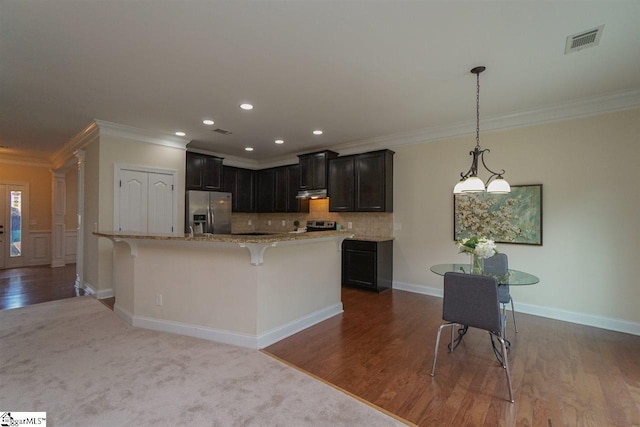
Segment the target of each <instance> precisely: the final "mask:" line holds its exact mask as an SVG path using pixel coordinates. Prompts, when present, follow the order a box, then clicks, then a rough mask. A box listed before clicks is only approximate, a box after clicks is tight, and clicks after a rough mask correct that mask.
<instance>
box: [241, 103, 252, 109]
mask: <svg viewBox="0 0 640 427" xmlns="http://www.w3.org/2000/svg"><path fill="white" fill-rule="evenodd" d="M240 108H242V109H243V110H253V105H251V104H240Z"/></svg>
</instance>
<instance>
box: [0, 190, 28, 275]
mask: <svg viewBox="0 0 640 427" xmlns="http://www.w3.org/2000/svg"><path fill="white" fill-rule="evenodd" d="M27 201H28V199H27V198H26V197H25V191H24V186H23V185H12V184H0V268H12V267H22V266H23V265H24V236H25V233H24V230H25V212H26V206H25V203H27Z"/></svg>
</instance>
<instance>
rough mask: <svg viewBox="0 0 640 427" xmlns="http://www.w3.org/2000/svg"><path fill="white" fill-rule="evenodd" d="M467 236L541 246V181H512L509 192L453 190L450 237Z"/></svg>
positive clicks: (458, 238)
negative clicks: (524, 182)
mask: <svg viewBox="0 0 640 427" xmlns="http://www.w3.org/2000/svg"><path fill="white" fill-rule="evenodd" d="M469 236H483V237H487V238H489V239H491V240H493V241H494V242H496V243H517V244H523V245H538V246H542V184H532V185H512V186H511V193H509V194H487V193H470V194H455V195H454V196H453V240H460V239H464V238H467V237H469Z"/></svg>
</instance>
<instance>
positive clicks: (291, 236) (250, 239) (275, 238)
mask: <svg viewBox="0 0 640 427" xmlns="http://www.w3.org/2000/svg"><path fill="white" fill-rule="evenodd" d="M93 234H94V235H95V236H98V237H107V238H110V239H142V240H170V241H187V242H189V241H193V242H222V243H274V242H286V241H292V240H311V239H319V238H323V237H333V236H336V237H343V238H345V237H346V238H348V237H351V236H353V233H351V232H349V231H346V230H339V231H338V230H332V231H315V232H313V233H273V234H265V235H263V236H247V235H240V234H207V235H195V236H193V237H191V236H190V235H188V234H185V235H175V234H153V235H149V234H144V233H132V232H119V231H111V232H106V231H101V232H94V233H93ZM387 240H388V239H387Z"/></svg>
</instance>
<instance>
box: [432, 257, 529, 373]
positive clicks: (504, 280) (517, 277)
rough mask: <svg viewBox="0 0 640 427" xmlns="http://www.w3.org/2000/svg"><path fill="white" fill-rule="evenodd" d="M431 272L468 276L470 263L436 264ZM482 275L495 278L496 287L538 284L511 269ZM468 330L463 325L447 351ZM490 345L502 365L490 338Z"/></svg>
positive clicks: (524, 274)
mask: <svg viewBox="0 0 640 427" xmlns="http://www.w3.org/2000/svg"><path fill="white" fill-rule="evenodd" d="M431 271H432V272H434V273H436V274H437V275H439V276H444V274H445V273H448V272H457V273H466V274H470V273H471V264H470V263H466V264H436V265H433V266H431ZM484 275H486V276H492V277H495V278H496V279H497V282H498V286H500V285H509V286H525V285H535V284H536V283H538V282H539V281H540V279H539V278H538V277H537V276H534V275H533V274H531V273H526V272H524V271H519V270H512V269H509V270H507V273H506V274H502V275H496V274H490V273H484ZM468 329H469V327H468V326H466V325H464V326H462V328H461V329H459V330H458V337H457V338H456V339H455V340H454V341H453V342H452V343H451V344H449V349H450V350H451V351H453V349H454V348H456V347H457V346H458V344H460V342H461V341H462V338H463V337H464V335H465V334H466V333H467V330H468ZM505 342H506V344H507V348H509V347H511V342H510V341H509V340H507V339H506V338H505ZM491 344H492V346H493V351H494V353H495V356H496V358H497V359H498V361H499V362H500V363H502V356H501V355H500V353H499V351H498V350H497V348H496V346H495V344H494V342H493V338H491Z"/></svg>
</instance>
